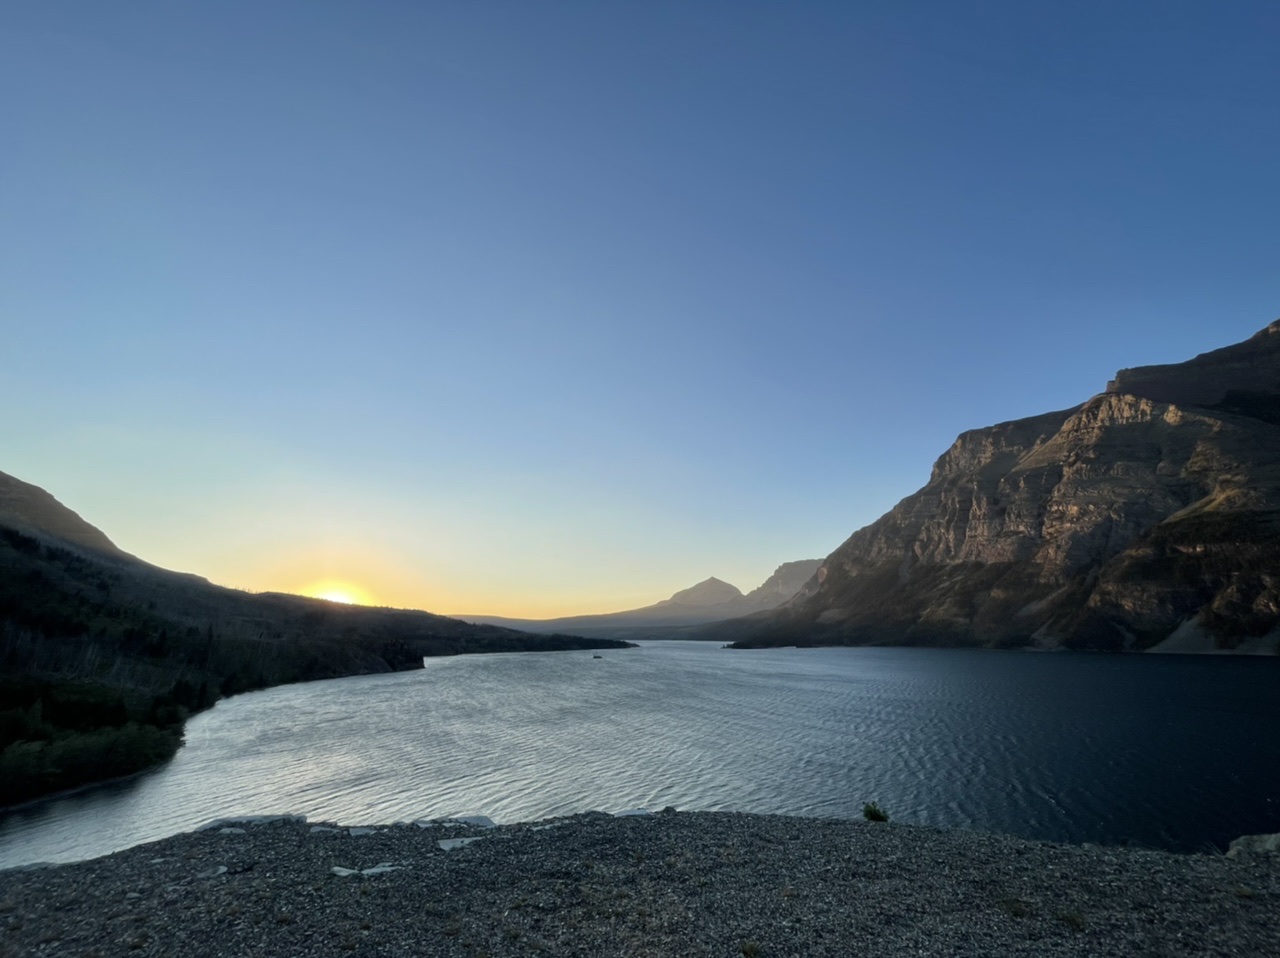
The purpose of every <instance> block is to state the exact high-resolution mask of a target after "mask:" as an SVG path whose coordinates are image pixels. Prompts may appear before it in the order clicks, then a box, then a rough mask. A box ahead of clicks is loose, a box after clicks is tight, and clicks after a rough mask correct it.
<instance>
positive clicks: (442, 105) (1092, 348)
mask: <svg viewBox="0 0 1280 958" xmlns="http://www.w3.org/2000/svg"><path fill="white" fill-rule="evenodd" d="M1278 47H1280V6H1277V5H1276V4H1275V3H1274V2H1272V0H1265V2H1251V0H1233V2H1231V3H1225V4H1218V3H1209V2H1207V0H1203V2H1194V3H1192V2H1181V0H1167V2H1161V3H1158V4H1155V3H1151V2H1149V0H1142V2H1128V0H1106V2H1093V0H1082V2H1077V3H1066V4H1064V3H1041V2H1034V0H1016V2H975V3H966V4H956V3H953V2H950V0H942V2H911V0H887V2H862V3H852V2H838V3H817V2H810V3H805V2H796V3H787V4H782V3H773V2H770V3H756V2H751V0H735V2H729V3H716V2H678V3H676V2H662V0H645V2H643V3H613V2H601V0H596V2H582V3H567V2H564V3H562V2H554V0H548V2H542V3H528V2H524V0H521V2H511V3H506V2H476V0H466V2H457V3H451V2H433V3H421V2H407V0H405V2H396V0H380V2H370V3H357V2H354V0H345V2H332V0H306V2H287V0H273V2H271V3H261V2H247V0H219V2H217V3H194V2H174V0H154V2H136V0H113V2H112V3H109V4H108V3H102V2H100V0H65V2H59V3H48V2H47V0H8V2H6V3H5V4H4V5H3V6H0V470H2V471H4V472H8V473H10V474H12V475H15V476H17V477H19V478H21V479H24V480H26V481H28V482H32V483H35V484H37V485H39V486H41V487H43V488H45V489H47V490H49V491H50V492H52V493H53V494H54V495H55V496H57V497H58V498H59V499H60V500H61V501H62V502H64V503H65V504H67V505H69V506H70V507H71V508H73V509H75V510H76V511H78V512H79V513H80V514H81V515H82V516H84V517H85V518H86V519H87V520H88V521H90V522H92V523H93V524H94V525H96V526H98V527H99V528H101V529H102V530H103V531H105V532H106V533H107V534H108V535H109V536H110V537H111V538H112V539H113V540H114V541H115V542H116V543H117V544H118V545H119V546H120V547H121V548H123V549H125V550H127V551H129V552H132V553H134V554H136V555H138V556H140V557H142V558H145V559H147V560H148V561H151V562H153V563H155V564H157V565H161V566H165V567H168V568H173V569H180V570H183V571H190V572H196V573H198V574H200V575H204V576H206V577H208V578H209V579H211V580H212V581H214V582H217V583H220V584H223V585H230V586H235V587H240V588H248V589H253V590H274V591H291V592H311V593H315V592H323V591H330V592H332V591H344V590H345V591H347V592H349V593H350V594H352V595H353V596H354V597H356V598H360V599H362V600H364V601H370V602H375V603H377V604H382V605H394V606H402V607H412V608H425V609H429V610H432V611H436V612H444V613H463V614H466V613H471V614H479V613H489V614H500V615H514V616H526V617H550V616H556V615H563V614H573V613H586V612H606V611H614V610H618V609H624V608H631V607H636V606H640V605H645V604H649V603H651V602H653V601H656V600H658V599H661V598H664V597H666V596H667V595H669V594H671V593H672V592H674V591H676V590H677V589H680V588H684V587H686V586H688V585H691V584H693V583H695V582H697V581H700V580H701V579H704V578H706V577H708V576H712V575H714V576H718V577H719V578H721V579H724V580H726V581H729V582H732V583H734V584H735V585H738V586H739V587H740V588H742V589H743V590H744V591H746V590H750V589H751V588H753V587H755V586H757V585H759V584H760V582H762V581H763V580H764V579H765V578H766V577H767V576H768V575H769V574H770V572H772V571H773V569H774V568H775V567H776V566H777V565H778V564H780V563H782V562H785V561H788V560H793V559H802V558H819V557H823V556H825V555H827V554H829V553H830V552H832V551H833V550H834V549H835V548H836V547H837V546H838V545H839V544H840V543H841V542H842V541H843V540H844V539H845V538H847V537H848V535H849V534H850V533H852V532H853V531H854V530H855V529H857V528H859V527H861V526H863V525H865V524H867V523H868V522H871V521H873V520H874V519H876V518H877V517H878V516H879V515H881V514H882V513H883V512H885V511H886V510H887V509H889V508H890V507H892V506H893V504H894V503H895V502H897V501H898V500H899V499H901V498H903V497H904V496H906V495H908V494H910V493H911V492H913V491H914V490H915V489H917V488H918V487H919V486H921V485H922V484H923V483H924V482H925V481H926V480H927V479H928V476H929V469H930V466H931V464H932V462H933V460H934V459H936V458H937V456H939V455H940V454H941V453H942V452H943V451H944V450H945V449H946V448H947V446H948V445H950V443H951V442H952V440H953V439H954V438H955V436H956V435H957V434H958V433H959V432H961V431H963V430H965V429H970V428H976V427H981V426H984V425H989V424H991V423H995V422H999V421H1004V420H1009V419H1014V418H1018V417H1021V416H1027V415H1031V414H1034V413H1038V412H1044V411H1048V410H1051V409H1061V408H1066V407H1069V406H1073V405H1075V404H1077V403H1080V402H1082V401H1084V400H1086V399H1087V398H1089V397H1090V396H1091V395H1093V394H1095V393H1098V392H1100V391H1102V389H1103V388H1104V387H1105V384H1106V381H1107V380H1108V379H1109V378H1111V376H1112V375H1113V374H1114V372H1115V370H1116V369H1118V368H1121V367H1126V366H1136V365H1146V364H1151V363H1160V362H1174V361H1180V360H1183V359H1186V358H1189V357H1191V356H1192V355H1195V354H1196V353H1199V352H1203V351H1205V350H1207V349H1211V348H1216V347H1218V346H1222V345H1226V344H1228V343H1232V342H1236V341H1238V340H1241V339H1244V338H1246V337H1247V336H1249V335H1251V334H1252V333H1253V332H1255V331H1257V330H1258V329H1260V328H1262V327H1263V326H1265V325H1266V324H1267V323H1268V322H1270V321H1271V320H1273V319H1275V318H1277V317H1278V316H1280V255H1278V254H1280V227H1278V226H1277V224H1280V185H1278V182H1277V180H1278V173H1277V170H1278V169H1280V168H1278V167H1277V161H1276V157H1277V156H1278V155H1280V49H1278Z"/></svg>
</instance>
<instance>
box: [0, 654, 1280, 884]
mask: <svg viewBox="0 0 1280 958" xmlns="http://www.w3.org/2000/svg"><path fill="white" fill-rule="evenodd" d="M868 801H875V802H878V803H879V804H880V805H881V806H882V807H884V808H885V809H886V810H887V811H888V812H889V813H890V814H891V815H892V816H893V818H894V820H895V821H903V822H913V823H919V824H928V825H945V826H956V827H962V828H978V829H984V830H990V831H1003V832H1011V833H1015V834H1019V835H1024V836H1028V837H1033V838H1046V839H1054V840H1061V841H1071V842H1082V841H1093V842H1100V843H1105V844H1118V843H1133V844H1137V845H1144V846H1151V847H1159V848H1170V849H1176V850H1197V849H1203V848H1205V847H1207V846H1208V845H1211V844H1213V845H1217V846H1219V847H1223V846H1224V845H1225V843H1226V842H1227V841H1229V840H1230V839H1231V838H1234V837H1235V836H1237V835H1240V834H1242V833H1252V832H1275V831H1280V658H1264V659H1260V658H1247V659H1245V658H1227V657H1204V656H1108V655H1088V654H1045V653H1018V652H978V651H963V650H947V649H773V650H762V651H750V652H745V651H731V650H726V649H720V648H718V647H716V646H714V645H708V644H698V643H688V642H674V643H656V642H655V643H650V644H647V645H645V646H644V647H642V648H639V649H631V650H626V651H616V652H615V651H609V652H604V653H603V657H602V658H599V659H596V658H593V657H592V654H591V653H589V652H585V653H584V652H569V653H551V654H547V653H542V654H519V655H485V656H459V657H456V658H445V659H431V660H428V663H427V667H426V668H425V669H423V670H422V671H419V672H407V673H398V674H394V675H379V676H365V677H359V678H350V679H338V680H334V681H327V682H312V683H307V684H303V685H292V686H285V687H282V688H276V689H269V690H267V691H264V692H254V693H250V694H248V695H242V696H239V697H236V698H233V699H230V700H227V701H225V702H222V703H220V704H219V705H218V706H217V707H215V708H214V709H212V710H211V711H209V712H206V713H203V714H201V715H199V716H197V717H196V718H195V719H193V720H192V721H191V722H190V723H189V724H188V727H187V744H186V745H185V746H184V748H183V749H182V750H181V751H180V752H179V753H178V755H177V757H176V758H175V759H174V760H173V761H172V762H171V763H169V764H168V765H167V766H165V767H164V768H162V769H159V770H157V771H154V772H151V773H148V774H146V775H143V776H140V777H138V778H136V779H133V780H131V781H128V782H123V783H117V784H114V785H109V786H104V787H101V788H98V789H93V790H89V791H87V792H82V793H79V794H75V795H70V796H67V797H63V798H60V799H55V800H51V801H47V802H44V803H41V804H37V805H33V806H28V807H26V808H23V809H20V810H17V811H13V812H9V813H7V814H5V815H3V817H0V867H4V866H12V865H18V864H23V863H28V862H34V861H71V860H75V859H80V858H88V857H94V856H97V855H101V854H106V853H108V852H110V851H113V850H115V849H119V848H125V847H128V846H131V845H135V844H138V843H140V842H144V841H150V840H153V839H157V838H161V837H164V836H166V835H170V834H173V833H175V832H179V831H185V830H188V829H191V828H194V827H196V826H199V825H201V824H204V823H205V822H207V821H209V820H211V819H214V818H219V817H229V816H234V815H247V814H262V813H275V812H291V813H299V814H305V815H307V816H308V817H310V818H311V819H312V820H313V821H318V820H331V821H339V822H343V823H346V824H362V823H383V822H392V821H397V820H412V819H416V818H434V817H442V816H449V815H466V814H481V815H488V816H489V817H491V818H493V819H494V820H495V821H498V822H510V821H521V820H530V819H538V818H545V817H548V816H552V815H564V814H570V813H574V812H581V811H587V810H591V809H599V810H603V811H619V810H623V809H629V808H635V807H647V808H651V809H655V810H656V809H660V808H662V807H664V806H667V805H672V806H675V807H676V808H679V809H686V810H693V809H713V810H719V809H732V810H740V811H751V812H777V813H784V814H788V815H810V816H834V817H845V818H847V817H859V816H860V815H861V810H862V806H863V803H864V802H868Z"/></svg>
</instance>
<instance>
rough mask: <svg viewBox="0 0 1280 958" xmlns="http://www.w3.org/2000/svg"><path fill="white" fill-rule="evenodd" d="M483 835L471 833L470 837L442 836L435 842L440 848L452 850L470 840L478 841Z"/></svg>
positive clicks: (467, 843)
mask: <svg viewBox="0 0 1280 958" xmlns="http://www.w3.org/2000/svg"><path fill="white" fill-rule="evenodd" d="M483 837H484V836H483V835H473V836H472V837H471V838H442V839H441V840H440V841H438V842H436V844H437V845H439V846H440V847H441V848H442V849H444V850H445V851H447V852H451V851H453V850H454V849H455V848H461V847H462V846H463V845H470V844H471V843H472V842H478V841H480V839H481V838H483Z"/></svg>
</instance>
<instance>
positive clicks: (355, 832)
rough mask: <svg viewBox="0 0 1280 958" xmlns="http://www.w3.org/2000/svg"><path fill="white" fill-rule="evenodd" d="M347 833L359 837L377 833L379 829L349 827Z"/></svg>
mask: <svg viewBox="0 0 1280 958" xmlns="http://www.w3.org/2000/svg"><path fill="white" fill-rule="evenodd" d="M347 834H348V835H351V836H352V837H355V838H359V837H360V836H361V835H376V834H378V830H377V829H376V828H348V829H347Z"/></svg>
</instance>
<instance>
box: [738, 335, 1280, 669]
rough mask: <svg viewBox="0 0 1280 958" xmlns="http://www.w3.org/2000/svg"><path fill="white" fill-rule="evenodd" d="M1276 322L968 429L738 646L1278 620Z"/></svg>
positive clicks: (1234, 625) (1002, 636)
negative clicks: (1060, 406)
mask: <svg viewBox="0 0 1280 958" xmlns="http://www.w3.org/2000/svg"><path fill="white" fill-rule="evenodd" d="M1278 414H1280V322H1277V323H1273V324H1272V325H1271V326H1269V327H1267V328H1266V329H1264V330H1262V331H1261V332H1259V333H1258V334H1257V335H1255V336H1254V337H1252V338H1251V339H1249V340H1247V341H1246V342H1243V343H1238V344H1236V345H1233V346H1229V347H1226V348H1225V349H1220V350H1215V351H1214V352H1211V353H1206V354H1203V355H1201V356H1198V357H1196V358H1195V359H1192V360H1190V361H1188V362H1186V363H1181V364H1176V365H1168V366H1153V367H1142V368H1137V369H1126V370H1122V371H1121V372H1120V373H1119V374H1117V376H1116V379H1115V380H1113V381H1112V382H1111V383H1109V384H1108V391H1107V392H1105V393H1103V394H1101V395H1098V396H1095V397H1094V398H1092V399H1090V400H1089V401H1088V402H1086V403H1084V404H1082V405H1081V406H1079V407H1076V408H1075V409H1070V410H1064V411H1061V412H1054V413H1047V414H1044V415H1041V416H1035V417H1031V418H1029V419H1022V420H1018V421H1015V422H1008V423H1002V424H999V425H996V426H991V427H988V428H986V429H977V430H973V431H971V432H966V433H964V434H962V435H961V436H960V437H959V438H958V439H957V440H956V441H955V443H954V444H953V445H952V447H951V448H950V449H949V450H948V451H947V452H946V453H944V454H943V456H942V457H941V458H939V459H938V461H937V463H936V464H935V465H934V468H933V473H932V475H931V476H930V479H929V482H928V483H927V484H926V485H925V486H924V488H922V489H921V490H919V491H918V492H916V493H915V494H913V495H911V496H908V497H907V498H906V499H904V500H902V502H900V503H899V504H898V505H897V506H896V507H894V509H892V510H891V511H890V512H889V513H887V514H886V515H884V516H882V517H881V518H880V519H878V520H877V521H876V522H874V523H872V524H871V525H869V526H867V527H865V528H863V529H860V530H858V531H857V532H855V533H854V534H853V535H852V536H851V537H850V538H849V539H848V540H847V541H846V542H845V543H844V544H843V545H841V546H840V548H838V549H837V550H836V551H835V552H833V553H832V554H831V555H830V556H829V557H828V558H827V559H826V561H825V562H823V564H822V567H821V568H820V569H819V570H818V572H817V574H816V575H815V576H814V577H813V578H812V579H810V580H809V582H808V583H806V585H805V586H804V588H802V589H801V590H800V591H799V592H798V593H797V594H796V596H795V597H794V598H793V599H791V600H790V601H789V602H788V603H786V604H785V605H783V606H781V607H780V608H779V609H777V610H776V611H774V612H772V613H766V614H763V615H759V616H755V617H752V618H749V619H744V620H738V621H737V622H734V623H730V624H727V625H725V626H723V627H720V628H719V629H718V631H717V632H716V633H715V634H717V635H718V636H723V637H732V638H737V639H739V640H740V642H741V644H743V645H770V644H792V643H801V644H814V643H819V644H843V643H848V644H871V643H875V644H918V645H950V644H962V645H986V646H1022V645H1033V646H1037V647H1043V648H1055V647H1067V648H1090V649H1149V648H1153V647H1157V646H1159V647H1161V648H1166V649H1171V650H1175V649H1176V650H1178V651H1211V650H1228V649H1236V650H1245V651H1261V650H1270V649H1275V648H1276V647H1277V638H1278V636H1280V630H1278V629H1277V625H1278V624H1280V425H1277V424H1278V423H1280V415H1278Z"/></svg>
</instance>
